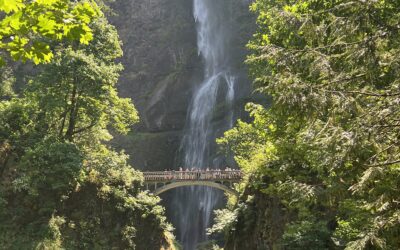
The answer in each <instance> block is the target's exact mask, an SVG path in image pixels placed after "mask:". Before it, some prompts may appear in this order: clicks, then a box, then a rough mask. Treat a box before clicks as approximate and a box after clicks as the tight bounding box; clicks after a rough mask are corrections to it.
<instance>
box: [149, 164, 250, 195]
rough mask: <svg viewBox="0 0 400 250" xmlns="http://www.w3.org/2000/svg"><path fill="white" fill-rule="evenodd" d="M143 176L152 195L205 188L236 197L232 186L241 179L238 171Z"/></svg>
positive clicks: (201, 171)
mask: <svg viewBox="0 0 400 250" xmlns="http://www.w3.org/2000/svg"><path fill="white" fill-rule="evenodd" d="M143 175H144V184H145V187H146V189H147V190H149V191H150V192H152V193H153V194H154V195H159V194H162V193H164V192H166V191H168V190H171V189H174V188H177V187H186V186H207V187H212V188H217V189H220V190H223V191H225V192H228V193H230V194H233V195H236V196H238V195H239V194H238V192H237V191H236V190H235V189H233V184H234V183H237V182H239V181H240V180H241V179H242V177H243V174H242V172H241V171H240V170H197V171H196V170H195V171H155V172H143Z"/></svg>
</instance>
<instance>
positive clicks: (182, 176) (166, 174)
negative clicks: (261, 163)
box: [143, 167, 242, 182]
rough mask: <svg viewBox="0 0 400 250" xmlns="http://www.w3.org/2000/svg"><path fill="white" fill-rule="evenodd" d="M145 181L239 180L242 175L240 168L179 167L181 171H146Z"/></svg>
mask: <svg viewBox="0 0 400 250" xmlns="http://www.w3.org/2000/svg"><path fill="white" fill-rule="evenodd" d="M143 174H144V177H145V181H160V182H161V181H173V180H178V181H179V180H237V179H240V178H241V177H242V172H241V171H240V170H235V169H232V168H229V167H227V168H225V170H221V169H210V168H206V169H199V168H192V169H190V170H189V168H186V169H185V170H183V168H179V171H175V170H169V171H167V170H165V171H159V172H144V173H143Z"/></svg>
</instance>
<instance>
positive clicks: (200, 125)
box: [175, 0, 237, 250]
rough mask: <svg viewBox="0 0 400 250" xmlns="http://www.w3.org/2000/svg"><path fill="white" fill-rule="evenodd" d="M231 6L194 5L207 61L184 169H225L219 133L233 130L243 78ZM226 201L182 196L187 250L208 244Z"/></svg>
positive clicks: (186, 192)
mask: <svg viewBox="0 0 400 250" xmlns="http://www.w3.org/2000/svg"><path fill="white" fill-rule="evenodd" d="M227 5H228V4H226V2H225V1H221V0H194V3H193V15H194V18H195V21H196V27H197V46H198V53H199V55H200V56H201V58H202V59H203V65H204V75H203V80H202V81H201V82H199V84H197V86H196V88H195V90H194V92H193V97H192V101H191V105H190V107H189V110H188V115H187V122H186V131H187V132H186V134H185V135H184V137H183V139H182V142H181V152H182V153H183V159H182V165H183V167H184V168H193V167H194V168H203V169H205V168H223V167H225V166H222V163H221V162H223V161H221V159H219V158H218V157H216V156H215V155H216V154H215V153H216V152H214V151H215V139H216V137H217V136H221V134H218V132H217V131H218V130H221V129H222V130H226V129H228V128H229V127H231V126H232V125H233V119H234V114H233V102H234V98H235V84H236V79H237V77H236V76H235V75H234V74H233V73H232V71H231V69H230V66H229V62H230V58H229V55H228V54H229V53H228V50H227V47H228V45H229V41H230V36H229V29H230V27H229V26H228V27H227V23H228V20H229V13H228V10H227ZM221 105H222V106H223V107H224V119H223V121H222V122H220V123H218V126H215V124H213V117H214V113H215V111H216V109H217V107H219V106H221ZM222 198H223V194H222V193H221V191H215V190H213V189H211V188H207V187H190V188H184V189H182V190H180V191H179V192H178V193H177V196H176V199H175V201H176V202H175V205H176V206H178V209H177V211H179V215H178V216H179V222H178V225H176V226H177V227H178V231H179V235H178V239H179V240H180V241H181V242H182V243H183V246H184V249H185V250H193V249H195V247H196V245H197V244H198V243H199V242H202V241H205V240H207V236H206V234H205V231H206V228H207V227H208V226H210V222H211V221H210V220H211V216H212V213H213V209H214V208H215V207H216V205H217V203H218V201H220V200H221V199H222Z"/></svg>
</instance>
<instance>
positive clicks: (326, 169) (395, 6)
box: [219, 0, 400, 249]
mask: <svg viewBox="0 0 400 250" xmlns="http://www.w3.org/2000/svg"><path fill="white" fill-rule="evenodd" d="M251 8H252V10H253V11H255V12H256V13H257V14H258V20H257V22H258V25H259V30H258V32H257V33H256V34H255V37H254V39H253V40H252V41H251V42H250V43H249V45H248V46H249V48H250V49H251V50H252V54H251V55H250V56H249V58H248V60H247V62H248V64H249V65H250V72H251V74H252V76H253V77H254V79H255V80H254V84H255V88H256V90H257V91H259V92H261V93H264V94H266V95H268V96H271V97H272V98H273V104H272V106H271V107H270V108H269V109H266V108H265V107H262V106H259V105H254V104H251V105H249V111H250V113H251V115H252V117H253V119H254V120H253V122H251V123H243V122H239V124H238V126H237V127H236V128H234V129H233V130H231V131H229V132H227V133H226V135H225V138H223V139H221V140H220V141H219V142H220V144H222V145H223V146H225V147H227V148H228V149H231V150H233V151H234V153H235V154H236V160H237V162H238V163H239V165H240V167H241V168H242V169H243V170H244V171H245V172H246V173H248V175H249V177H248V178H247V179H246V180H248V179H249V178H250V179H252V181H251V182H248V185H252V186H254V187H255V188H256V189H257V190H259V191H261V192H264V193H265V194H268V195H271V196H276V197H279V199H280V200H281V202H282V204H284V205H285V207H286V208H287V209H289V210H288V211H290V213H291V214H292V213H295V214H296V216H295V217H294V218H292V219H291V223H290V224H288V225H286V232H285V234H284V236H283V240H284V241H285V242H286V243H288V242H289V243H290V244H292V243H293V244H296V245H295V247H294V248H289V249H307V248H310V242H312V239H315V237H317V238H318V239H319V240H322V243H321V244H322V245H320V246H321V248H318V249H323V248H324V247H323V246H325V247H326V246H329V244H336V245H337V247H339V248H344V247H347V249H398V248H399V247H400V245H399V244H400V242H399V241H398V239H399V235H400V220H399V212H400V206H399V204H400V203H399V195H398V194H399V187H400V185H399V184H400V183H399V180H400V179H399V173H400V172H399V169H400V147H399V146H400V144H399V134H400V130H399V129H400V126H399V120H400V109H399V108H398V107H399V101H400V94H399V75H400V74H399V73H400V71H399V69H400V67H399V57H398V55H399V53H400V44H399V41H400V33H399V31H400V30H399V29H398V27H399V25H400V23H399V20H400V19H399V13H400V12H399V10H400V2H399V1H394V0H382V1H369V0H367V1H347V0H343V1H311V0H302V1H290V0H278V1H270V0H257V1H255V2H254V3H253V4H252V7H251ZM310 218H313V219H312V220H311V221H310ZM323 222H324V223H323ZM325 222H326V223H325ZM310 223H311V224H310ZM315 223H317V224H318V229H317V230H318V232H315V231H314V230H315V227H316V225H314V224H315ZM321 223H322V224H321ZM324 225H325V226H324ZM312 228H314V229H312ZM309 229H312V230H309ZM327 233H329V234H330V236H331V237H332V238H333V239H334V240H333V241H332V240H331V239H330V238H331V237H328V235H327ZM297 234H298V236H299V237H300V238H297V236H296V235H297ZM310 240H311V241H310ZM296 242H297V243H296ZM307 242H308V243H307ZM286 243H285V244H286ZM289 243H288V244H289ZM318 244H320V243H318ZM318 244H316V245H315V246H318ZM331 247H333V246H331Z"/></svg>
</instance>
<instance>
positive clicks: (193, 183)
mask: <svg viewBox="0 0 400 250" xmlns="http://www.w3.org/2000/svg"><path fill="white" fill-rule="evenodd" d="M188 186H206V187H212V188H216V189H220V190H222V191H225V192H227V193H230V194H233V195H236V196H239V193H238V192H237V191H236V190H234V189H233V188H229V187H227V186H225V185H223V184H221V183H218V182H212V181H178V182H171V183H169V184H167V185H165V186H162V187H158V188H156V189H155V190H154V191H153V194H154V195H160V194H162V193H164V192H167V191H168V190H171V189H174V188H178V187H188Z"/></svg>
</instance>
